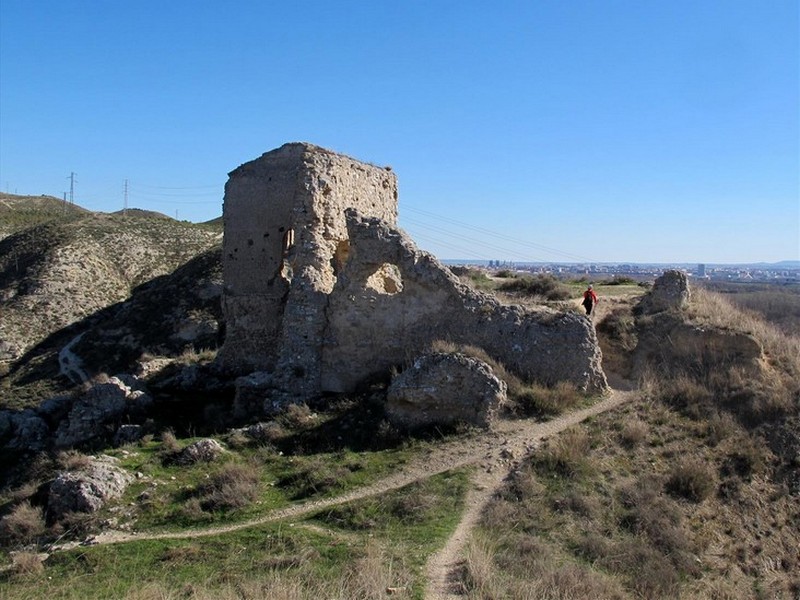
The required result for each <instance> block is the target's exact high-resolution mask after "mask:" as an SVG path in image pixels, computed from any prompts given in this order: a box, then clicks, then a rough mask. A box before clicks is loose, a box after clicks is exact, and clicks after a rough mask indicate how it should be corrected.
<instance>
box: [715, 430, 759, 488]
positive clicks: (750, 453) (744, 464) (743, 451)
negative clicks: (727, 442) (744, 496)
mask: <svg viewBox="0 0 800 600" xmlns="http://www.w3.org/2000/svg"><path fill="white" fill-rule="evenodd" d="M767 453H768V451H767V449H766V447H765V446H764V443H763V442H762V441H761V440H758V439H756V438H754V437H751V436H745V437H743V438H742V439H740V440H737V444H736V447H735V449H734V450H733V451H732V452H730V453H729V454H728V456H727V457H726V459H725V462H724V463H723V465H722V469H721V474H722V475H723V476H736V477H740V478H741V479H744V480H745V481H749V480H750V478H751V477H752V476H753V475H755V474H758V473H760V472H761V471H763V470H764V468H765V467H766V465H767Z"/></svg>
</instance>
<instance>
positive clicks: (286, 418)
mask: <svg viewBox="0 0 800 600" xmlns="http://www.w3.org/2000/svg"><path fill="white" fill-rule="evenodd" d="M278 419H279V420H280V423H281V424H282V425H284V426H285V427H287V428H288V429H306V428H308V427H309V426H310V425H313V424H314V423H315V422H316V415H314V413H313V412H312V411H311V409H310V408H309V407H308V405H307V404H306V403H304V402H301V403H292V404H289V405H288V406H287V407H286V408H285V409H284V410H283V411H282V412H281V414H280V415H279V417H278Z"/></svg>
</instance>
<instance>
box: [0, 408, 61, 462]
mask: <svg viewBox="0 0 800 600" xmlns="http://www.w3.org/2000/svg"><path fill="white" fill-rule="evenodd" d="M0 443H1V444H2V447H3V448H5V449H7V450H15V451H23V452H24V451H31V452H38V451H39V450H45V449H46V448H47V447H48V446H49V444H50V429H49V428H48V427H47V423H46V422H45V420H44V419H43V418H42V417H41V416H40V415H39V414H37V413H36V411H34V410H31V409H25V410H22V411H10V410H4V411H0Z"/></svg>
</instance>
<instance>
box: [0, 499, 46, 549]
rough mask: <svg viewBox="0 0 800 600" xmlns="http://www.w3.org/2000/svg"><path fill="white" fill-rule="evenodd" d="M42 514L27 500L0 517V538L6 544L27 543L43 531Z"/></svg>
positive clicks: (44, 527)
mask: <svg viewBox="0 0 800 600" xmlns="http://www.w3.org/2000/svg"><path fill="white" fill-rule="evenodd" d="M45 529H46V526H45V522H44V514H43V513H42V509H41V508H40V507H38V506H32V505H31V503H30V502H28V501H27V500H26V501H24V502H22V503H20V504H18V505H17V506H15V507H14V508H13V509H12V510H11V512H10V513H8V514H7V515H6V516H4V517H3V518H2V519H0V539H2V540H3V542H4V544H6V545H23V544H29V543H31V542H32V541H34V540H35V539H36V538H37V537H39V536H40V535H42V534H43V533H44V532H45Z"/></svg>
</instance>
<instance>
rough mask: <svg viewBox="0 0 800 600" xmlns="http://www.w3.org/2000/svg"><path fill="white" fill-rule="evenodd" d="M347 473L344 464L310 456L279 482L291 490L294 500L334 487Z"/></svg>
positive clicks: (322, 492)
mask: <svg viewBox="0 0 800 600" xmlns="http://www.w3.org/2000/svg"><path fill="white" fill-rule="evenodd" d="M349 474H350V471H349V470H348V469H347V468H346V467H345V466H344V465H335V464H331V463H328V462H325V461H323V460H321V459H319V458H312V459H310V460H308V461H307V462H306V463H305V464H304V465H303V466H302V467H300V468H299V469H298V470H297V471H295V472H294V473H292V474H291V475H289V476H288V477H284V478H282V479H281V480H280V482H279V483H280V485H281V486H286V487H288V488H289V489H290V490H291V491H292V497H293V498H294V499H295V500H300V499H302V498H307V497H308V496H313V495H314V494H324V493H325V492H328V491H330V490H332V489H334V488H335V487H336V486H337V485H339V482H340V481H341V480H342V479H343V478H345V477H346V476H347V475H349Z"/></svg>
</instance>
